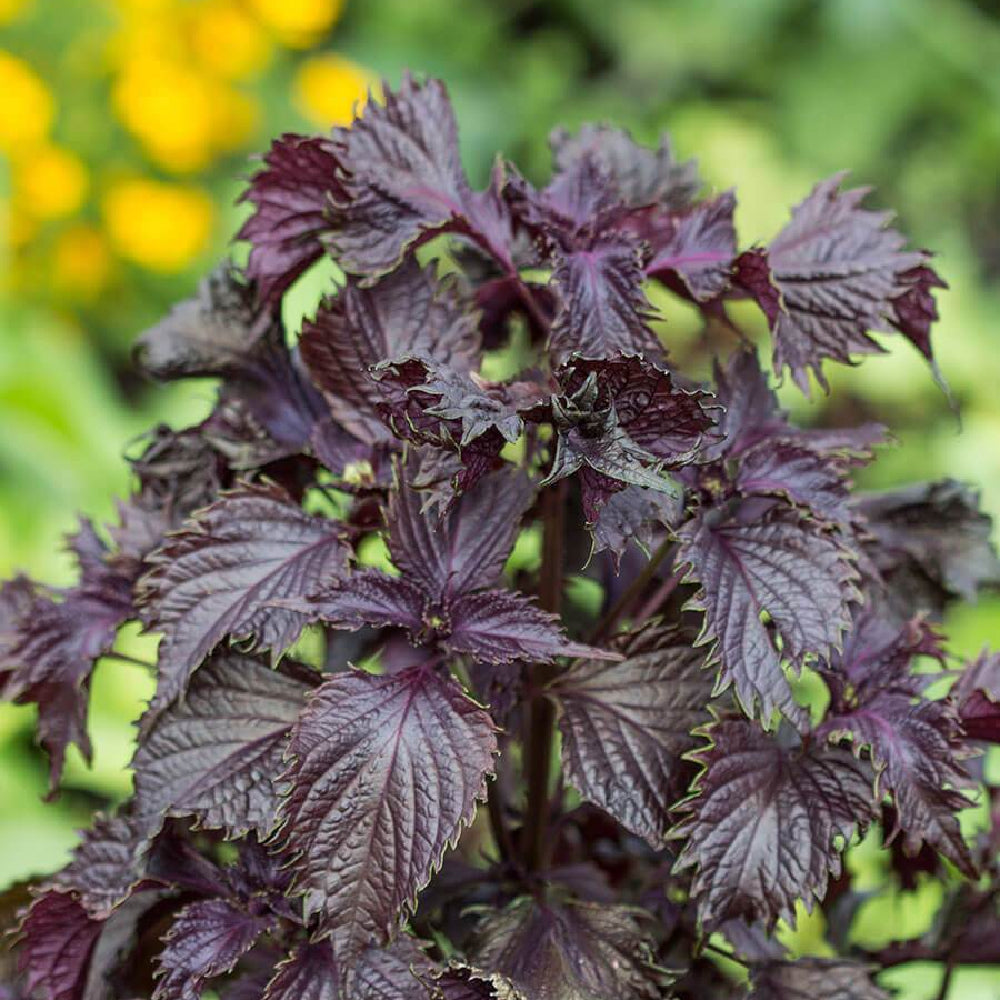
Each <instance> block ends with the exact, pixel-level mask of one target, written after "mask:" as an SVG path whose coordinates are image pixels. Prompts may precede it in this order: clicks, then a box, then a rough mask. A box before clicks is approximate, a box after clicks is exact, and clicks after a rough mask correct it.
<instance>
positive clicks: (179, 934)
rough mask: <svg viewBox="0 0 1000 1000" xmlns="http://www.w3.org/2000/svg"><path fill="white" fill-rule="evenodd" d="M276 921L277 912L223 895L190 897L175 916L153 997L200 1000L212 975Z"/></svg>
mask: <svg viewBox="0 0 1000 1000" xmlns="http://www.w3.org/2000/svg"><path fill="white" fill-rule="evenodd" d="M272 926H273V918H271V917H268V916H261V915H254V914H252V913H245V912H243V911H241V910H238V909H235V908H234V907H233V906H232V905H231V904H230V903H228V902H226V901H225V900H221V899H208V900H203V901H200V902H197V903H190V904H188V905H187V906H185V907H184V909H183V910H181V911H180V913H179V914H178V915H177V917H176V918H175V919H174V922H173V924H172V925H171V927H170V931H169V933H168V934H167V937H166V938H165V939H164V940H165V942H166V944H165V947H164V948H163V951H162V952H161V953H160V957H159V975H160V977H161V978H160V979H159V981H158V982H157V984H156V990H155V992H154V993H153V1000H197V998H198V997H200V996H201V994H202V991H203V990H204V988H205V985H206V983H207V981H208V980H210V979H214V978H216V977H217V976H221V975H223V974H224V973H226V972H232V970H233V969H234V968H235V967H236V963H237V962H238V961H239V960H240V958H242V957H243V955H245V954H246V953H247V952H248V951H249V950H250V949H251V948H252V947H253V946H254V944H255V943H256V942H257V939H258V938H259V937H260V936H261V935H262V934H266V933H267V932H268V931H269V930H270V929H271V928H272Z"/></svg>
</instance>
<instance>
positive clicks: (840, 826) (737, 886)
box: [677, 720, 874, 928]
mask: <svg viewBox="0 0 1000 1000" xmlns="http://www.w3.org/2000/svg"><path fill="white" fill-rule="evenodd" d="M707 736H708V737H709V739H710V740H711V745H710V746H709V747H708V748H706V749H705V750H702V751H699V752H698V754H697V760H698V761H699V762H700V763H702V764H703V765H704V767H705V770H704V771H703V772H702V774H701V775H700V776H699V778H698V780H697V783H696V786H695V787H696V794H695V795H694V796H693V797H692V798H691V799H690V800H688V801H687V802H686V803H685V805H684V807H683V808H684V811H685V812H686V813H688V815H687V816H686V818H685V819H684V820H683V821H682V823H681V824H680V826H679V827H678V830H677V834H678V835H683V836H685V837H686V838H687V839H686V842H685V844H684V848H683V851H682V853H681V856H680V860H679V863H678V864H679V867H681V868H688V867H691V866H697V869H698V870H697V872H696V873H695V876H694V881H693V883H692V892H693V894H694V896H695V898H696V900H697V903H698V913H699V916H700V918H701V920H702V922H703V923H704V924H705V925H706V927H708V928H713V927H716V926H718V925H719V924H720V923H722V922H723V921H725V920H728V919H730V918H733V917H743V918H745V919H747V920H754V919H758V918H759V919H762V920H764V921H766V922H767V924H768V926H769V927H773V926H774V924H775V922H776V921H778V920H781V919H783V920H787V921H789V922H790V923H792V924H794V922H795V904H796V902H797V901H799V900H803V901H804V902H805V904H806V906H807V907H809V906H811V905H812V902H813V899H814V898H817V899H822V897H823V895H824V894H825V892H826V885H827V877H828V874H833V875H834V876H837V875H839V873H840V855H839V852H838V849H837V847H836V843H835V839H836V838H843V839H844V840H850V838H851V836H852V835H853V833H854V831H855V830H856V829H858V828H863V827H864V826H865V825H866V824H867V822H868V821H869V820H870V819H871V818H872V816H873V813H874V796H873V792H872V773H871V769H870V768H869V766H868V765H867V764H866V763H865V762H863V761H860V760H856V759H855V757H854V756H853V755H852V753H851V752H850V750H848V749H845V748H841V747H835V746H830V745H828V744H826V743H825V742H823V741H815V742H812V743H810V744H803V745H801V746H795V745H791V746H786V745H784V743H783V742H782V740H781V739H779V738H778V737H776V736H774V735H768V734H767V733H764V732H761V730H760V729H758V728H757V727H756V725H754V724H753V723H751V722H747V721H745V720H729V721H721V722H718V723H716V724H715V725H713V726H712V727H711V729H709V730H708V731H707Z"/></svg>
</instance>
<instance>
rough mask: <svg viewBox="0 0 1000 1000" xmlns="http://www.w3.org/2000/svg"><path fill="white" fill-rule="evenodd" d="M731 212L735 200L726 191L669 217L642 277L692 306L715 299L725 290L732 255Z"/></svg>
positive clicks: (734, 238) (733, 240) (733, 231)
mask: <svg viewBox="0 0 1000 1000" xmlns="http://www.w3.org/2000/svg"><path fill="white" fill-rule="evenodd" d="M735 209H736V196H735V195H734V194H733V192H732V191H727V192H726V193H725V194H721V195H719V196H718V198H712V199H710V200H708V201H703V202H699V203H698V204H697V205H695V207H694V208H692V209H691V210H690V211H688V212H685V213H683V214H682V215H677V216H673V217H670V219H669V225H668V226H667V227H666V231H664V232H661V233H660V234H659V238H658V239H657V241H656V247H655V252H654V254H653V257H652V259H651V260H650V261H649V263H648V264H647V265H646V274H647V275H648V276H649V277H651V278H658V279H659V280H660V281H663V282H664V283H666V284H667V285H668V286H670V287H674V288H677V289H678V290H680V291H681V292H682V293H683V294H684V295H685V297H687V298H690V299H693V300H694V301H695V302H708V301H710V300H712V299H715V298H718V297H719V296H720V295H721V294H722V293H723V292H724V291H725V290H726V289H727V288H728V287H729V281H730V268H731V266H732V262H733V257H734V256H735V254H736V229H735V226H734V225H733V212H734V211H735Z"/></svg>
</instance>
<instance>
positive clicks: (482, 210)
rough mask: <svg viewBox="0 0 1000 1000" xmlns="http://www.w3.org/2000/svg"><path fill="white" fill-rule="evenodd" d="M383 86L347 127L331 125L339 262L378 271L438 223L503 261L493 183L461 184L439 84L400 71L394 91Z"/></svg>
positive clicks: (503, 235)
mask: <svg viewBox="0 0 1000 1000" xmlns="http://www.w3.org/2000/svg"><path fill="white" fill-rule="evenodd" d="M383 92H384V98H383V101H382V102H381V103H378V102H376V101H370V102H369V103H368V105H367V106H366V108H365V110H364V112H363V114H362V115H361V117H360V118H358V119H357V120H356V121H355V122H354V124H353V125H352V126H351V127H350V128H349V129H338V130H337V131H336V132H335V136H336V141H337V143H338V147H339V149H338V155H339V158H340V162H341V165H342V172H341V175H340V177H341V181H342V184H343V194H342V195H340V196H338V197H337V199H336V200H337V205H338V220H337V221H338V226H337V230H336V232H335V233H334V234H333V236H332V239H331V242H332V244H333V247H334V248H335V250H336V253H337V257H338V260H339V262H340V264H341V266H343V267H344V268H345V270H347V271H349V272H352V273H360V274H365V275H369V276H370V275H378V274H384V273H386V272H387V271H390V270H392V269H393V268H394V267H395V266H396V264H397V263H398V261H399V260H400V258H401V256H402V254H403V253H404V251H405V250H406V249H407V248H408V247H411V246H413V245H415V244H416V243H418V242H419V241H420V240H421V239H423V238H426V237H427V236H430V235H433V234H435V233H437V232H440V231H443V230H450V231H457V232H460V233H465V234H468V235H470V236H471V237H473V238H474V239H475V240H476V241H477V242H478V243H479V244H480V245H481V246H483V247H484V248H485V249H488V250H489V251H490V252H491V253H492V254H493V255H494V256H495V257H497V258H498V259H500V260H501V261H506V260H507V259H508V258H509V249H508V247H507V242H508V241H509V239H510V227H509V223H507V221H506V215H505V212H504V211H503V207H502V203H501V201H500V199H499V198H498V197H497V195H496V191H495V190H491V191H487V192H483V193H474V192H473V191H472V190H471V188H470V187H469V183H468V181H467V180H466V178H465V174H464V172H463V170H462V164H461V160H460V158H459V151H458V127H457V125H456V123H455V114H454V111H453V110H452V107H451V102H450V100H449V98H448V92H447V90H446V89H445V86H444V84H443V83H441V82H440V81H439V80H428V81H426V82H418V81H416V80H414V79H413V77H411V76H410V75H409V74H406V75H404V77H403V80H402V82H401V84H400V86H399V88H398V89H397V90H392V89H390V88H388V87H385V88H383ZM494 183H496V179H495V181H494ZM367 280H370V279H367Z"/></svg>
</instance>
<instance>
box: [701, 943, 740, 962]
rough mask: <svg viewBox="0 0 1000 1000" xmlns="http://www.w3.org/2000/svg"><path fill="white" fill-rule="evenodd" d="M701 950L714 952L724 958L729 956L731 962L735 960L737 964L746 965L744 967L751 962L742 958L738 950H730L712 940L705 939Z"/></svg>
mask: <svg viewBox="0 0 1000 1000" xmlns="http://www.w3.org/2000/svg"><path fill="white" fill-rule="evenodd" d="M701 950H702V951H710V952H713V953H714V954H716V955H719V956H720V957H722V958H728V959H729V961H730V962H735V963H736V964H737V965H742V966H744V968H747V967H749V963H748V962H747V961H746V959H743V958H740V956H739V955H737V954H736V952H734V951H729V950H727V949H726V948H720V947H719V946H718V945H717V944H712V942H711V941H703V942H702V944H701Z"/></svg>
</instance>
